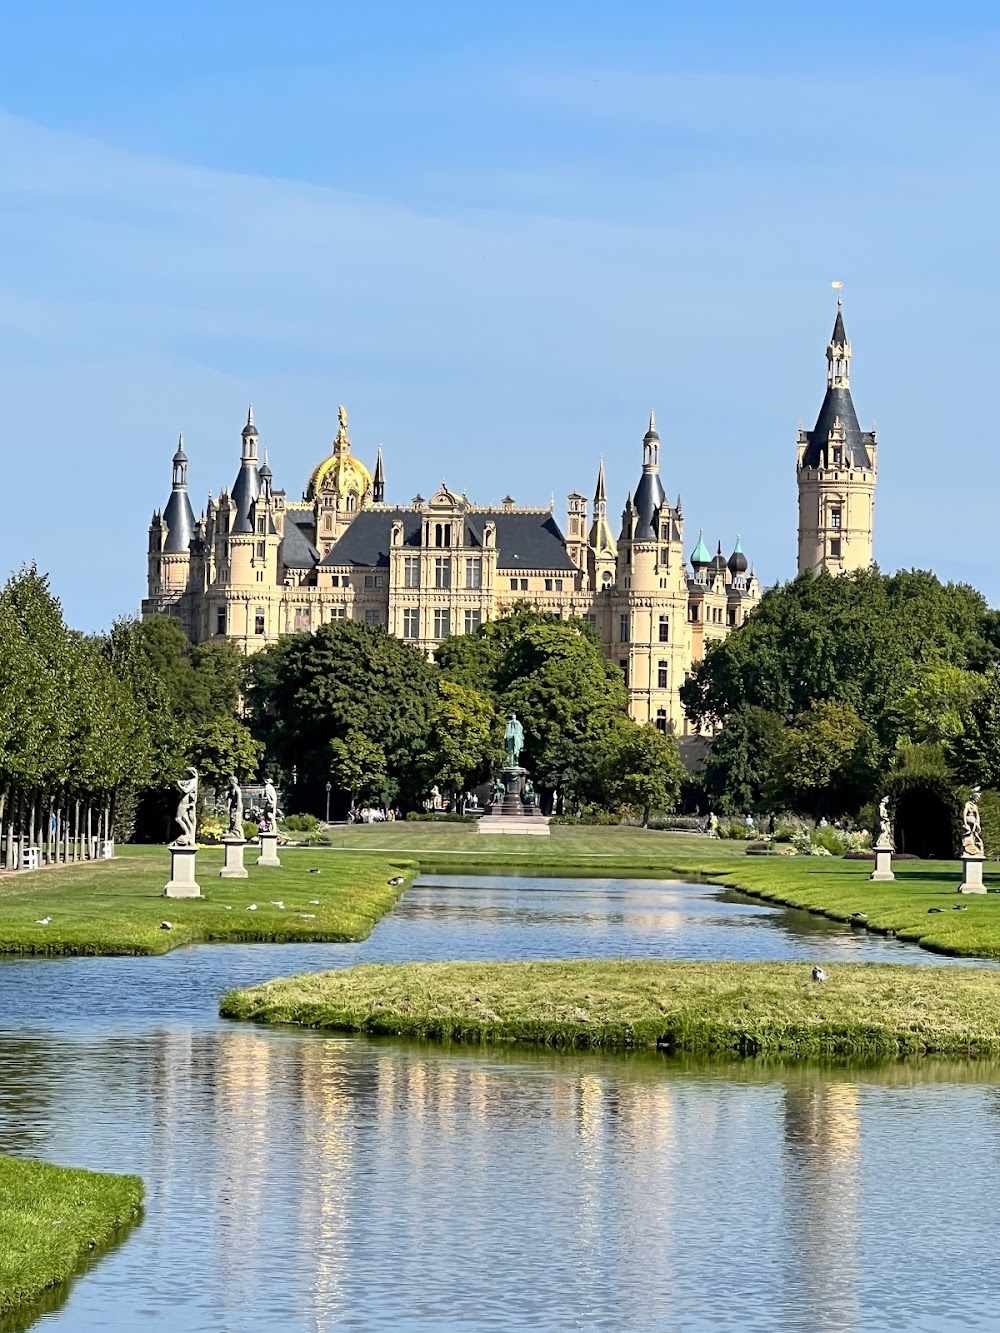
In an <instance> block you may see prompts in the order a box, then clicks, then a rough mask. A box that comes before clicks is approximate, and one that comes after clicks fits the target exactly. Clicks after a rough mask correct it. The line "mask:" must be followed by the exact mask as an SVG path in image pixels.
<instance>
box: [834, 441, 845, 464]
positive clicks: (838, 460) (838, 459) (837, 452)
mask: <svg viewBox="0 0 1000 1333" xmlns="http://www.w3.org/2000/svg"><path fill="white" fill-rule="evenodd" d="M843 463H844V451H843V449H841V448H840V447H839V446H834V450H833V466H834V467H842V466H843Z"/></svg>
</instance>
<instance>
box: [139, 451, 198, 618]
mask: <svg viewBox="0 0 1000 1333" xmlns="http://www.w3.org/2000/svg"><path fill="white" fill-rule="evenodd" d="M172 468H173V473H172V484H171V489H170V499H169V500H168V501H167V504H166V508H165V509H164V510H163V513H162V515H161V514H154V515H153V521H152V523H151V524H150V527H149V567H148V571H147V583H148V588H147V592H148V596H149V597H150V598H154V599H161V600H160V605H161V607H162V608H163V609H165V608H166V606H167V605H169V604H170V603H172V602H175V601H177V599H178V598H179V597H180V596H181V595H182V594H183V593H184V592H185V590H186V589H187V586H188V575H189V572H190V564H191V550H190V547H191V541H192V538H193V537H194V535H195V522H194V510H193V509H192V508H191V501H190V499H189V497H188V485H187V468H188V457H187V454H186V453H185V452H184V437H183V435H182V436H179V437H178V440H177V449H176V451H175V453H174V456H173V459H172Z"/></svg>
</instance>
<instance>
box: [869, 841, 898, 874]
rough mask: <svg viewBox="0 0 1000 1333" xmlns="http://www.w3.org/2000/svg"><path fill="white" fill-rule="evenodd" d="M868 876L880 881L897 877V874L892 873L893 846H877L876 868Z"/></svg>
mask: <svg viewBox="0 0 1000 1333" xmlns="http://www.w3.org/2000/svg"><path fill="white" fill-rule="evenodd" d="M868 878H869V879H875V880H878V881H879V882H884V881H886V880H890V879H895V878H896V876H895V875H894V874H893V873H892V848H891V847H876V848H875V869H874V870H873V871H872V873H871V874H870V875H869V876H868Z"/></svg>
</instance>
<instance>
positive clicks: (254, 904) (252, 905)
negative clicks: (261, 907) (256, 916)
mask: <svg viewBox="0 0 1000 1333" xmlns="http://www.w3.org/2000/svg"><path fill="white" fill-rule="evenodd" d="M256 910H257V904H256V903H251V904H250V906H249V907H248V908H247V911H248V912H256Z"/></svg>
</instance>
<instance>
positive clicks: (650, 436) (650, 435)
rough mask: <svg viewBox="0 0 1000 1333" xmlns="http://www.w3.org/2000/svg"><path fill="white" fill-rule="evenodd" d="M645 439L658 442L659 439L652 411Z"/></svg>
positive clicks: (654, 415) (654, 414)
mask: <svg viewBox="0 0 1000 1333" xmlns="http://www.w3.org/2000/svg"><path fill="white" fill-rule="evenodd" d="M645 438H646V439H647V440H658V439H659V438H660V437H659V435H658V434H657V432H656V413H655V412H654V411H650V414H649V429H648V430H647V431H646V435H645Z"/></svg>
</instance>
